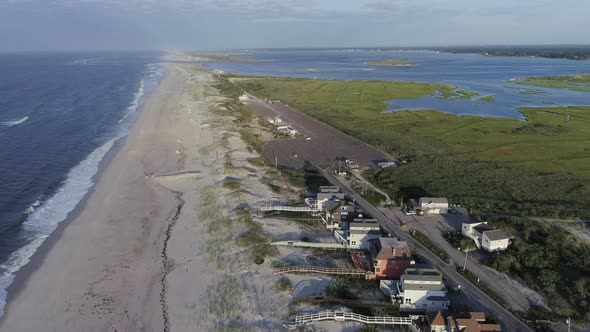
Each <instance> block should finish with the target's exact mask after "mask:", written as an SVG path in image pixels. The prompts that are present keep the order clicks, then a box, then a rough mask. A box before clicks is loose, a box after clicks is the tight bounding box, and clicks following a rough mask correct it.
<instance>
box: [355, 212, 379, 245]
mask: <svg viewBox="0 0 590 332" xmlns="http://www.w3.org/2000/svg"><path fill="white" fill-rule="evenodd" d="M380 236H381V228H380V227H379V223H377V220H375V219H365V220H363V222H353V223H350V225H349V229H348V248H349V249H353V250H369V241H371V240H375V239H378V238H379V237H380Z"/></svg>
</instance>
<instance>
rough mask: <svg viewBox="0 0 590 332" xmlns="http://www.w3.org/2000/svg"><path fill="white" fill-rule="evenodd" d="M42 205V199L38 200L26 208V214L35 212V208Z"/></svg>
mask: <svg viewBox="0 0 590 332" xmlns="http://www.w3.org/2000/svg"><path fill="white" fill-rule="evenodd" d="M39 205H41V201H40V200H36V201H35V203H33V204H31V206H29V207H28V208H27V209H26V210H25V214H31V213H33V212H35V209H36V208H37V207H38V206H39Z"/></svg>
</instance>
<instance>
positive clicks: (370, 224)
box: [350, 219, 379, 229]
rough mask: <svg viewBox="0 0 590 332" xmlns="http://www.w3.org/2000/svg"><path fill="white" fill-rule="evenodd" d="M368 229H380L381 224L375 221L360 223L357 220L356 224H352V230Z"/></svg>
mask: <svg viewBox="0 0 590 332" xmlns="http://www.w3.org/2000/svg"><path fill="white" fill-rule="evenodd" d="M366 227H376V228H379V223H377V222H376V221H373V219H364V220H363V221H362V222H358V221H357V220H355V221H354V222H351V223H350V229H353V228H366Z"/></svg>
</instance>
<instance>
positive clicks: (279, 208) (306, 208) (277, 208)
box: [259, 205, 320, 212]
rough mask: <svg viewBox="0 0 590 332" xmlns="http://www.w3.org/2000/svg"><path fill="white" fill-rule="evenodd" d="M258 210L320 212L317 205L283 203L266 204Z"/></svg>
mask: <svg viewBox="0 0 590 332" xmlns="http://www.w3.org/2000/svg"><path fill="white" fill-rule="evenodd" d="M259 210H260V211H264V212H266V211H290V212H320V210H319V209H318V208H317V207H309V206H285V205H267V206H262V207H260V208H259Z"/></svg>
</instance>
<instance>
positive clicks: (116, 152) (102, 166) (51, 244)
mask: <svg viewBox="0 0 590 332" xmlns="http://www.w3.org/2000/svg"><path fill="white" fill-rule="evenodd" d="M166 67H167V72H166V74H165V75H164V76H163V77H162V78H161V80H160V81H159V83H158V85H157V86H156V88H155V89H154V90H153V91H151V93H150V94H149V95H147V96H145V101H144V103H143V105H142V107H141V109H140V111H139V114H138V115H137V117H136V118H135V119H134V122H133V123H132V124H131V126H130V128H129V130H128V132H127V134H126V135H124V136H122V137H120V138H118V139H115V140H114V141H113V145H112V146H111V147H110V149H109V150H108V152H107V153H106V154H105V155H104V157H103V158H102V159H101V161H100V162H99V165H98V171H97V173H96V174H95V175H93V177H92V181H93V184H92V186H91V188H90V190H89V191H88V192H87V193H86V194H85V195H84V197H83V198H82V199H81V200H80V201H79V202H78V203H77V204H76V206H75V208H74V209H73V210H72V211H70V212H69V213H68V214H67V217H66V219H64V220H62V221H61V222H59V223H58V225H57V227H56V229H55V230H54V231H53V232H52V233H51V234H50V235H49V236H48V237H47V238H46V239H45V240H44V241H43V243H42V244H41V245H40V246H39V247H38V248H37V250H36V251H35V253H34V254H33V256H32V257H31V259H30V261H29V262H28V263H27V264H25V265H24V266H23V267H21V268H20V269H19V270H18V271H17V272H16V274H15V277H14V281H13V283H12V284H11V285H10V286H9V287H8V288H7V301H6V302H7V303H6V306H5V308H4V314H3V315H2V318H1V319H0V329H4V328H5V325H6V324H10V320H11V317H12V315H18V309H16V308H15V307H16V306H17V305H18V304H17V303H16V302H19V299H20V298H21V297H23V296H27V294H29V297H31V296H33V297H37V296H38V295H36V294H32V295H31V294H30V292H29V293H27V290H28V289H29V288H30V287H31V284H34V283H35V280H36V279H37V278H38V276H39V274H42V273H43V272H42V270H43V269H47V265H48V264H55V262H52V261H54V259H52V256H55V251H57V250H60V248H63V247H64V246H66V247H67V244H64V243H63V242H64V241H67V237H68V233H71V232H72V231H71V229H72V228H77V227H81V226H82V227H83V226H84V225H80V222H81V220H79V219H84V214H85V213H87V210H88V209H89V205H91V204H96V199H95V195H97V194H98V193H97V192H98V191H99V190H101V189H100V188H101V186H102V187H104V182H105V181H108V178H109V177H111V178H112V175H111V174H110V173H109V171H110V169H111V168H113V167H114V166H113V164H114V163H116V162H117V161H119V162H121V159H124V158H125V156H124V155H125V150H129V148H130V143H129V140H130V139H133V138H134V136H137V134H138V132H141V131H142V128H141V127H142V122H144V121H145V117H146V114H145V113H146V109H149V108H150V107H151V105H153V103H154V99H157V98H158V97H157V96H156V94H158V92H160V93H161V89H162V86H163V84H165V83H164V82H166V81H167V80H170V76H171V75H172V74H171V73H170V71H169V68H168V67H169V66H168V65H166ZM111 173H112V171H111ZM89 281H90V280H89ZM30 304H31V303H26V305H27V306H28V305H30ZM21 328H22V327H21V326H18V325H14V327H13V328H11V329H10V330H15V329H16V330H19V329H21ZM22 330H23V331H24V330H36V329H35V328H33V329H22Z"/></svg>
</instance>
